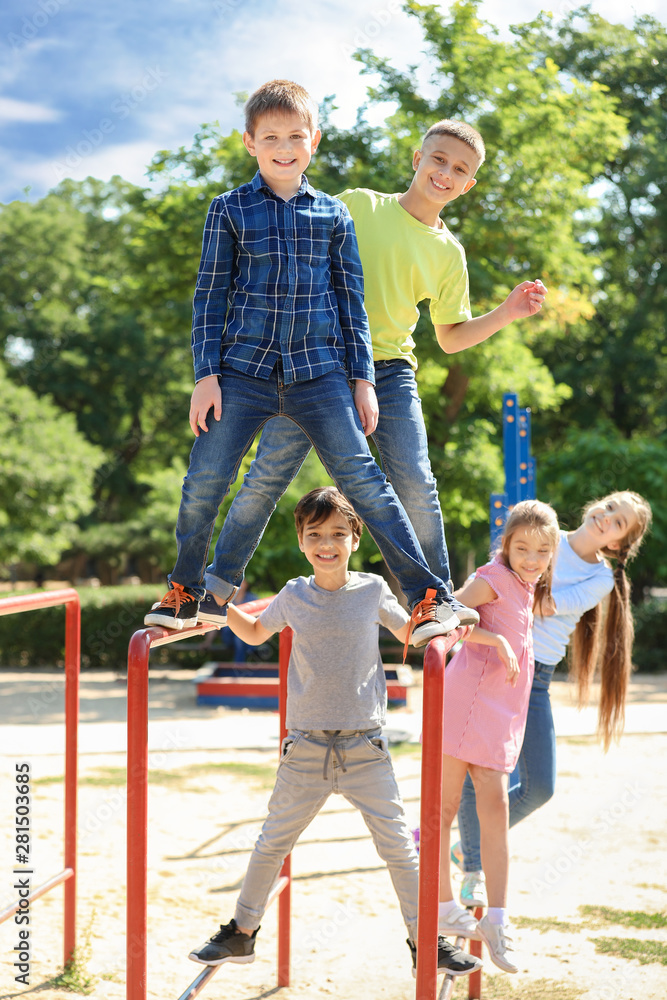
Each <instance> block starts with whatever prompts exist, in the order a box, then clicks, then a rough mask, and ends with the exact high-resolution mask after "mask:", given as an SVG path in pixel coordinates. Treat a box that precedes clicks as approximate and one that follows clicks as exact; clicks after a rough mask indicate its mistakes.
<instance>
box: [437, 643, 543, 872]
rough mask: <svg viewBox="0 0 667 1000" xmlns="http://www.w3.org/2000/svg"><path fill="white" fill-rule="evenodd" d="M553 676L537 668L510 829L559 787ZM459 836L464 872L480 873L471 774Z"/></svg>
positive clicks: (514, 780) (513, 783)
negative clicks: (550, 688) (553, 705)
mask: <svg viewBox="0 0 667 1000" xmlns="http://www.w3.org/2000/svg"><path fill="white" fill-rule="evenodd" d="M553 672H554V665H552V664H547V663H536V664H535V676H534V678H533V686H532V688H531V690H530V701H529V703H528V717H527V720H526V734H525V736H524V738H523V746H522V748H521V753H520V754H519V762H518V764H517V766H516V768H515V769H514V771H513V772H512V774H511V775H510V778H509V799H510V826H514V825H515V823H518V822H519V820H522V819H524V818H525V817H526V816H529V815H530V814H531V813H532V812H534V811H535V809H539V807H540V806H543V805H544V803H545V802H548V801H549V799H550V798H551V797H552V795H553V793H554V789H555V786H556V732H555V729H554V719H553V714H552V712H551V700H550V698H549V684H550V683H551V678H552V676H553ZM445 683H446V682H445ZM445 696H446V695H445ZM459 835H460V837H461V848H462V850H463V869H464V871H467V872H476V871H480V870H481V868H482V856H481V852H480V846H479V821H478V819H477V805H476V800H475V789H474V787H473V783H472V780H471V778H470V775H469V774H468V775H466V780H465V782H464V784H463V793H462V795H461V804H460V805H459Z"/></svg>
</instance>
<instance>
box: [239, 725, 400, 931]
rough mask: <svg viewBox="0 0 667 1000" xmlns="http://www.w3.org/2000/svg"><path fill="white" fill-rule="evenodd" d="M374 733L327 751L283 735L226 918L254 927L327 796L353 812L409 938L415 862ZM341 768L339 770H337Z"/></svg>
mask: <svg viewBox="0 0 667 1000" xmlns="http://www.w3.org/2000/svg"><path fill="white" fill-rule="evenodd" d="M381 732H382V731H381V730H380V729H373V730H369V731H367V732H354V733H350V732H349V731H344V732H343V733H341V735H340V736H338V737H337V738H336V745H335V748H334V750H333V752H331V751H330V752H329V755H328V756H329V759H328V762H327V769H326V779H325V778H323V767H324V763H325V758H326V757H327V746H328V744H329V743H330V739H329V737H328V735H327V734H326V733H324V732H321V731H315V732H300V731H298V730H296V731H290V733H289V735H288V736H287V737H286V738H285V740H284V741H283V745H282V753H281V759H280V764H279V766H278V775H277V778H276V784H275V787H274V789H273V793H272V795H271V800H270V802H269V815H268V816H267V818H266V821H265V823H264V826H263V827H262V832H261V833H260V835H259V838H258V840H257V843H256V844H255V848H254V850H253V852H252V856H251V858H250V863H249V865H248V870H247V872H246V876H245V878H244V880H243V885H242V887H241V894H240V896H239V899H238V902H237V904H236V913H235V914H234V917H235V920H236V922H237V924H239V926H241V927H249V928H251V929H252V930H254V929H255V928H257V927H259V924H260V921H261V919H262V916H263V914H264V910H265V909H266V902H267V899H268V896H269V893H270V891H271V888H272V886H273V884H274V882H275V881H276V879H277V878H278V875H279V872H280V868H281V866H282V863H283V861H284V859H285V858H286V857H287V855H288V854H289V853H290V852H291V850H292V848H293V847H294V845H295V844H296V842H297V840H298V838H299V836H300V835H301V833H302V832H303V831H304V830H305V829H306V827H307V826H308V824H309V823H310V822H311V820H312V819H314V818H315V816H316V815H317V813H318V812H319V811H320V809H321V808H322V806H323V805H324V803H325V802H326V801H327V799H328V798H329V796H330V795H331V794H332V793H338V794H340V795H343V796H344V797H345V798H346V799H347V800H348V802H350V803H351V804H352V805H353V806H355V807H356V808H357V809H358V810H359V811H360V812H361V815H362V816H363V818H364V821H365V823H366V826H367V827H368V829H369V830H370V833H371V836H372V838H373V843H374V844H375V847H376V849H377V852H378V854H379V855H380V857H381V858H382V860H383V861H384V862H385V863H386V865H387V868H388V869H389V874H390V876H391V880H392V882H393V884H394V889H395V890H396V895H397V896H398V900H399V903H400V907H401V913H402V914H403V919H404V921H405V923H406V926H407V928H408V933H409V935H410V937H411V938H412V939H413V940H416V937H417V891H418V884H419V878H418V858H417V853H416V851H415V847H414V844H413V842H412V837H411V835H410V831H409V830H408V827H407V824H406V820H405V813H404V811H403V803H402V801H401V795H400V792H399V790H398V785H397V782H396V775H395V774H394V769H393V767H392V764H391V758H390V756H389V753H388V752H387V742H386V740H385V739H384V738H383V737H382V735H381ZM343 767H345V770H343Z"/></svg>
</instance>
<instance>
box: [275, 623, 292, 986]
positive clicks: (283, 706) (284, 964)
mask: <svg viewBox="0 0 667 1000" xmlns="http://www.w3.org/2000/svg"><path fill="white" fill-rule="evenodd" d="M291 651H292V630H291V629H290V628H285V629H283V631H282V632H281V633H280V656H279V660H280V672H279V678H280V680H279V694H278V704H279V706H280V743H281V745H282V741H283V739H284V737H285V736H286V735H287V727H286V725H285V720H286V717H287V668H288V666H289V658H290V653H291ZM280 874H281V876H283V877H284V878H286V879H287V885H286V886H285V888H284V889H283V891H282V892H281V893H280V896H279V898H278V986H289V984H290V950H291V948H290V930H291V922H292V856H291V854H288V855H287V857H286V858H285V860H284V861H283V866H282V868H281V871H280Z"/></svg>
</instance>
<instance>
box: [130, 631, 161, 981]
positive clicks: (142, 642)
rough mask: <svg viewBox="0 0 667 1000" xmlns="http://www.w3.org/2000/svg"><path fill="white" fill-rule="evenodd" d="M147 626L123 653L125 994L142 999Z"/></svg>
mask: <svg viewBox="0 0 667 1000" xmlns="http://www.w3.org/2000/svg"><path fill="white" fill-rule="evenodd" d="M151 631H153V632H155V631H156V630H151V629H141V630H140V631H139V632H135V633H134V635H133V636H132V638H131V640H130V647H129V650H128V658H127V941H126V948H127V987H126V988H127V993H126V995H127V1000H146V973H147V961H146V940H147V938H146V921H147V916H148V904H147V864H148V862H147V857H148V655H149V653H150V648H151ZM161 631H162V630H160V632H161Z"/></svg>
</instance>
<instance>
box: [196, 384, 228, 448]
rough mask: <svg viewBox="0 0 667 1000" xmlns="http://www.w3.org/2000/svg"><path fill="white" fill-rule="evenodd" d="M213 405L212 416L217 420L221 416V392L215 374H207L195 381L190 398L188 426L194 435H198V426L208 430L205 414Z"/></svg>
mask: <svg viewBox="0 0 667 1000" xmlns="http://www.w3.org/2000/svg"><path fill="white" fill-rule="evenodd" d="M211 407H213V416H214V417H215V419H216V420H219V419H220V417H221V416H222V393H221V392H220V383H219V382H218V376H217V375H207V376H206V378H203V379H201V380H200V381H199V382H197V384H196V386H195V387H194V389H193V391H192V398H191V400H190V427H191V428H192V433H193V434H194V436H195V437H199V428H200V427H201V429H202V430H203V431H208V427H207V426H206V415H207V414H208V411H209V410H210V409H211Z"/></svg>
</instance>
